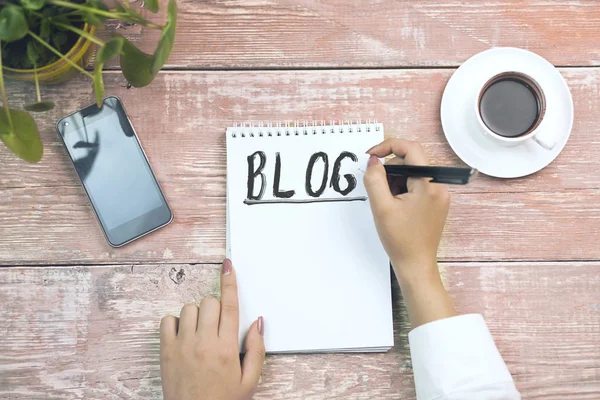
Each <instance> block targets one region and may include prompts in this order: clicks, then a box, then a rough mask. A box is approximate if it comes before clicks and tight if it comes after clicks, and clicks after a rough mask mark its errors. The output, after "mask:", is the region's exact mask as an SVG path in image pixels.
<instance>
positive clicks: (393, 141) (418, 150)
mask: <svg viewBox="0 0 600 400" xmlns="http://www.w3.org/2000/svg"><path fill="white" fill-rule="evenodd" d="M367 152H368V153H369V154H374V155H376V156H378V157H385V156H387V155H389V154H392V153H393V154H395V155H396V156H397V157H398V158H399V159H403V160H404V162H403V163H402V164H405V165H429V159H428V158H427V155H426V154H425V150H424V149H423V146H421V144H420V143H418V142H414V141H410V140H404V139H398V138H390V139H386V140H384V141H383V142H381V143H380V144H378V145H376V146H375V147H373V148H371V149H369V150H368V151H367ZM388 164H395V165H401V163H400V160H398V159H393V160H390V162H388ZM429 184H430V183H429V179H428V178H408V180H407V182H406V187H407V189H408V191H409V192H415V191H421V192H423V191H425V190H426V189H427V185H429Z"/></svg>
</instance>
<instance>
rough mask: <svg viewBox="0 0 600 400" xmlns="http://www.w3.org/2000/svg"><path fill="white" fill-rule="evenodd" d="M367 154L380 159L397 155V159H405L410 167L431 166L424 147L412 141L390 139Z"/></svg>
mask: <svg viewBox="0 0 600 400" xmlns="http://www.w3.org/2000/svg"><path fill="white" fill-rule="evenodd" d="M367 153H368V154H370V155H375V156H377V157H379V158H383V157H386V156H389V155H390V154H395V155H396V156H397V157H400V158H404V161H405V163H406V164H408V165H428V164H429V159H428V158H427V155H426V154H425V150H424V149H423V147H422V146H421V145H420V144H419V143H418V142H415V141H412V140H405V139H398V138H388V139H385V140H384V141H383V142H381V143H379V144H378V145H376V146H373V147H372V148H370V149H369V150H367Z"/></svg>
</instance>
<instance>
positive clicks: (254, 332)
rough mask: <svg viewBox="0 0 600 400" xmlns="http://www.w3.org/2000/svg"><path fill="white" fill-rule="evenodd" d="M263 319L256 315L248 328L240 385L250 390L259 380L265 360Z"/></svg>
mask: <svg viewBox="0 0 600 400" xmlns="http://www.w3.org/2000/svg"><path fill="white" fill-rule="evenodd" d="M264 329H265V328H264V319H263V317H258V319H257V320H256V321H254V323H253V324H252V325H251V326H250V329H248V335H247V336H246V355H245V356H244V361H243V363H242V386H243V387H244V388H245V389H246V390H247V391H248V392H252V391H253V390H254V389H255V388H256V386H257V385H258V382H259V380H260V374H261V372H262V367H263V364H264V362H265V341H264Z"/></svg>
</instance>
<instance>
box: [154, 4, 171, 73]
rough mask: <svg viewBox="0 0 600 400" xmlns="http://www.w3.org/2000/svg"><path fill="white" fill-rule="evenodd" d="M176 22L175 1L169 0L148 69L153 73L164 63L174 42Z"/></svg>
mask: <svg viewBox="0 0 600 400" xmlns="http://www.w3.org/2000/svg"><path fill="white" fill-rule="evenodd" d="M176 24H177V3H176V2H175V0H169V6H168V8H167V23H166V24H165V26H164V28H163V31H162V35H161V36H160V40H159V41H158V47H157V48H156V51H155V52H154V62H153V64H152V69H151V70H150V71H151V72H152V74H153V75H155V76H156V74H158V71H160V69H161V68H162V67H163V65H165V63H166V62H167V59H168V58H169V54H171V49H172V48H173V43H174V42H175V25H176Z"/></svg>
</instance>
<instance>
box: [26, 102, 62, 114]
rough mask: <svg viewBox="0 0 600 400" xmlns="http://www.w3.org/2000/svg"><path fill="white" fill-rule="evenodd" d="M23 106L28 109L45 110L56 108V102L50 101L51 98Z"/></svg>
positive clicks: (34, 110)
mask: <svg viewBox="0 0 600 400" xmlns="http://www.w3.org/2000/svg"><path fill="white" fill-rule="evenodd" d="M23 108H24V109H26V110H27V111H33V112H44V111H48V110H52V109H53V108H54V102H53V101H50V100H45V101H39V102H37V103H33V104H27V105H26V106H25V107H23Z"/></svg>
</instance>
